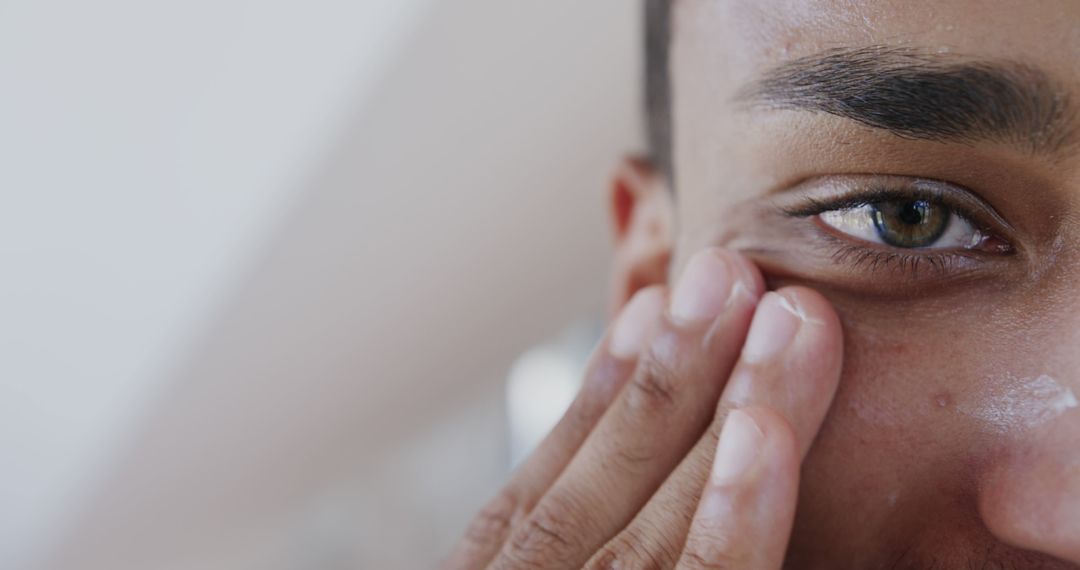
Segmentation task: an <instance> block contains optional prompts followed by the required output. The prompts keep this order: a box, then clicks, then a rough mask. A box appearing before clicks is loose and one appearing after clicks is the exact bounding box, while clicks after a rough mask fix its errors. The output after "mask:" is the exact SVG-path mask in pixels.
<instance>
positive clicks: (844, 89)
mask: <svg viewBox="0 0 1080 570" xmlns="http://www.w3.org/2000/svg"><path fill="white" fill-rule="evenodd" d="M736 99H737V100H740V101H742V102H746V103H751V104H755V105H766V106H769V107H772V108H779V109H787V110H803V111H816V112H823V113H828V114H830V115H835V116H838V117H843V118H846V119H850V120H853V121H856V122H859V123H861V124H863V125H866V126H869V127H874V128H878V129H884V130H886V131H889V132H891V133H893V134H895V135H897V136H900V137H903V138H908V139H919V140H931V141H938V142H965V143H975V142H980V141H995V142H1003V143H1006V144H1009V145H1012V146H1016V147H1018V148H1021V149H1023V150H1026V151H1029V152H1034V153H1041V154H1049V155H1054V154H1057V153H1059V152H1060V151H1062V150H1063V149H1064V148H1065V147H1067V146H1068V145H1070V144H1071V143H1072V142H1073V128H1074V125H1073V120H1072V119H1073V111H1072V107H1071V104H1070V100H1069V97H1068V92H1067V91H1065V90H1063V89H1061V88H1059V87H1058V86H1057V85H1055V84H1054V83H1053V81H1051V79H1050V77H1049V76H1048V75H1047V74H1046V73H1044V72H1042V71H1040V70H1039V69H1037V68H1035V67H1032V66H1028V65H1024V64H1021V63H1016V62H1009V61H980V60H971V59H968V58H963V57H961V56H957V55H955V54H949V53H927V52H924V51H919V50H916V49H912V48H890V47H883V46H870V47H863V48H841V49H832V50H827V51H824V52H821V53H819V54H815V55H811V56H807V57H802V58H799V59H795V60H792V61H790V62H787V63H784V64H782V65H780V66H779V67H777V68H774V69H772V70H771V71H768V72H767V73H766V74H765V75H764V76H763V77H762V78H761V79H759V80H757V81H755V82H753V83H751V84H749V85H747V86H746V87H745V88H744V89H743V90H742V91H740V92H739V94H738V95H737V97H736Z"/></svg>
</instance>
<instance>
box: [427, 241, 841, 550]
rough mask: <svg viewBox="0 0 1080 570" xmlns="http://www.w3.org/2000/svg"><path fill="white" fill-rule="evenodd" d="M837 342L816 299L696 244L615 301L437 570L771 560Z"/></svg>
mask: <svg viewBox="0 0 1080 570" xmlns="http://www.w3.org/2000/svg"><path fill="white" fill-rule="evenodd" d="M744 341H745V343H744ZM842 346H843V342H842V333H841V329H840V323H839V320H838V319H837V316H836V314H835V312H834V311H833V310H832V309H831V307H830V306H829V304H828V302H827V301H826V300H825V299H824V298H823V297H822V296H821V295H820V294H818V293H815V292H814V291H812V290H809V289H806V288H802V287H789V288H784V289H781V290H779V291H776V292H769V293H764V280H763V278H762V276H761V274H760V273H759V271H758V270H757V268H756V267H754V265H753V264H752V263H750V262H749V261H748V260H747V259H746V258H744V257H743V256H741V255H739V254H737V253H733V252H731V251H727V250H723V249H716V248H712V249H708V250H705V251H703V252H701V253H699V254H698V255H697V256H695V257H694V258H693V259H692V260H691V261H690V262H689V263H688V265H687V268H686V270H685V272H684V275H683V276H682V278H681V279H680V280H679V281H678V282H677V283H676V285H675V289H674V291H673V292H672V293H670V294H669V293H668V291H667V289H666V288H664V287H662V286H653V287H648V288H645V289H643V290H641V291H639V292H638V293H637V294H636V295H635V296H634V298H633V299H632V300H631V301H630V302H629V303H628V304H627V307H626V308H625V309H624V310H623V312H622V315H621V316H620V317H619V318H618V319H617V320H616V322H615V325H614V326H613V329H612V330H611V331H609V333H608V334H607V335H606V336H605V338H604V340H603V341H602V342H601V343H600V345H599V347H598V348H597V349H596V352H595V354H594V355H593V357H592V360H591V363H590V365H589V368H588V372H587V374H586V378H585V382H584V385H583V388H582V390H581V392H580V394H579V395H578V397H577V399H576V400H575V401H574V403H573V404H572V405H571V407H570V410H569V411H568V412H567V414H566V416H565V417H564V418H563V419H562V421H561V422H560V423H559V424H558V425H557V426H556V428H555V429H554V430H553V431H552V433H551V434H550V435H549V436H548V437H547V438H546V439H545V440H544V441H543V443H541V445H540V446H539V448H538V449H537V450H536V451H535V452H534V453H533V455H532V456H531V457H530V458H529V459H528V460H527V461H526V463H525V464H524V465H523V466H522V468H521V469H520V470H519V471H518V472H517V474H516V475H515V477H514V478H513V480H512V481H511V482H510V484H509V485H508V486H507V487H506V489H504V490H503V492H502V493H500V494H499V496H498V497H497V498H496V499H494V500H493V501H492V502H491V503H490V504H489V505H488V506H487V507H486V508H485V509H484V510H483V511H482V512H481V513H480V515H478V517H477V518H476V520H475V521H474V522H473V524H472V525H471V527H470V529H469V531H468V532H467V533H466V536H465V538H464V540H463V541H462V543H461V544H460V545H459V547H458V549H457V551H456V552H455V553H454V554H453V555H452V556H451V558H450V559H449V560H448V561H447V563H446V564H445V567H446V568H460V569H472V568H578V567H582V566H584V567H588V568H609V567H612V566H613V565H614V564H615V563H616V561H618V565H619V566H621V567H630V568H634V567H639V566H645V565H649V566H658V567H673V566H674V567H677V568H716V567H739V568H762V569H764V568H779V566H780V564H781V563H782V561H783V558H784V552H785V550H786V547H787V537H788V534H789V533H790V531H791V526H792V521H793V518H794V513H795V504H796V499H797V492H798V481H799V465H800V463H801V460H802V457H804V456H805V454H806V453H807V451H808V449H809V448H810V445H811V442H812V441H813V439H814V436H815V434H816V433H817V430H818V428H819V427H820V425H821V422H822V420H823V419H824V417H825V413H826V411H827V409H828V407H829V404H830V402H831V400H832V397H833V393H834V392H835V390H836V386H837V382H838V381H839V377H840V365H841V362H842V354H841V353H842ZM718 442H719V443H718ZM718 445H719V453H716V450H717V449H718ZM714 457H715V460H714ZM710 472H711V473H712V477H710V476H709V474H710ZM612 497H618V500H612ZM699 498H702V500H700V501H699ZM695 512H696V514H695ZM643 545H644V546H647V547H646V548H641V547H642V546H643ZM637 554H640V555H642V556H647V557H648V558H647V559H638V560H635V559H634V557H635V555H637Z"/></svg>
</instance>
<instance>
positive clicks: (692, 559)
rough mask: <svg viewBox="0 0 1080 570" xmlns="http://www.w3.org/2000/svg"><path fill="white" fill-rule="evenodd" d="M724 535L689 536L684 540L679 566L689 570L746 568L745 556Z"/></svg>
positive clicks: (747, 564) (747, 562)
mask: <svg viewBox="0 0 1080 570" xmlns="http://www.w3.org/2000/svg"><path fill="white" fill-rule="evenodd" d="M730 538H731V537H729V536H725V535H714V536H707V537H706V536H699V535H691V536H690V537H688V538H687V540H686V548H685V549H684V550H683V553H682V558H681V559H680V561H679V562H680V564H681V565H682V566H683V567H686V568H688V569H690V570H733V569H736V568H748V567H749V561H748V560H746V556H745V555H742V554H739V553H738V552H739V551H738V549H736V548H735V545H734V544H733V542H732V541H731V539H730Z"/></svg>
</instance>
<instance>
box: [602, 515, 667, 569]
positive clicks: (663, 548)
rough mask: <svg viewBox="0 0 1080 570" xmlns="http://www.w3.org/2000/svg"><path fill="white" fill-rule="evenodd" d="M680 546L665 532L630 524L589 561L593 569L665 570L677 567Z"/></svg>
mask: <svg viewBox="0 0 1080 570" xmlns="http://www.w3.org/2000/svg"><path fill="white" fill-rule="evenodd" d="M678 559H679V549H678V547H676V546H674V545H673V544H672V543H671V541H670V540H668V537H667V536H666V534H665V533H663V532H648V531H646V530H645V529H643V528H641V527H640V526H637V525H631V526H630V527H628V528H627V529H626V530H624V531H622V532H621V533H619V535H618V536H616V537H615V538H614V539H612V540H611V541H610V542H608V543H607V544H606V545H604V548H603V549H602V550H601V551H600V552H598V553H597V554H596V556H594V557H593V559H592V560H590V562H589V565H588V566H586V568H588V569H590V570H617V569H626V568H634V569H635V570H637V569H641V570H665V569H669V568H672V567H674V566H675V562H676V561H677V560H678Z"/></svg>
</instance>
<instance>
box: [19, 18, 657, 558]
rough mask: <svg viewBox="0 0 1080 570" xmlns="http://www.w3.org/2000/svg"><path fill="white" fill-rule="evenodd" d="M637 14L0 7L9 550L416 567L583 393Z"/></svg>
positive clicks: (633, 97)
mask: <svg viewBox="0 0 1080 570" xmlns="http://www.w3.org/2000/svg"><path fill="white" fill-rule="evenodd" d="M638 12H639V6H638V3H637V2H635V1H630V0H592V1H590V2H580V1H577V0H534V1H531V2H505V1H502V0H303V1H301V0H262V1H259V2H253V1H250V0H185V1H183V2H181V1H171V2H166V1H153V0H152V1H146V0H96V1H93V2H86V1H82V0H0V197H2V202H0V203H2V207H0V267H2V271H3V273H2V277H3V278H2V279H0V568H4V569H10V570H72V569H78V570H97V569H108V570H126V569H136V568H137V569H140V570H146V569H188V568H191V569H200V570H215V569H230V570H246V569H259V570H275V569H283V570H286V569H288V570H292V569H304V570H311V569H315V570H321V569H346V568H349V569H355V568H364V569H367V568H372V569H395V568H403V569H412V568H428V567H432V566H433V565H435V563H436V562H437V560H438V559H439V558H440V557H441V555H442V554H444V553H445V551H446V550H447V549H448V548H449V547H450V545H451V544H452V543H453V542H454V540H455V539H456V538H457V537H458V535H459V534H460V533H461V532H462V530H463V527H464V524H465V523H466V521H467V520H468V518H469V516H470V515H471V514H472V513H473V512H474V511H475V510H476V509H477V508H478V507H479V506H480V504H481V503H482V502H483V501H484V500H485V499H486V498H488V497H489V496H491V495H492V494H493V493H494V492H495V491H496V490H497V489H498V487H499V486H500V484H501V483H502V482H503V481H505V479H506V477H507V474H508V471H509V469H510V467H511V464H512V462H513V461H514V460H515V459H516V458H518V457H520V456H521V454H522V453H524V450H525V449H527V447H528V446H529V445H530V444H531V442H533V441H534V440H535V438H536V437H538V435H539V434H541V433H542V432H543V430H544V429H546V425H548V424H549V423H550V421H551V419H552V418H553V417H554V416H556V415H557V414H558V411H559V407H560V406H561V405H563V403H564V402H565V400H566V398H568V397H569V396H570V395H571V394H572V393H573V389H574V381H575V374H576V371H577V368H578V367H579V366H580V363H581V360H582V359H583V358H584V355H585V353H586V352H587V350H588V348H589V345H590V344H591V343H592V342H593V341H594V340H595V338H596V335H597V330H598V327H599V326H601V325H602V322H603V319H604V317H605V315H604V307H605V294H606V275H607V270H608V265H607V264H608V261H607V260H608V256H609V252H608V248H609V233H608V229H607V226H606V223H607V217H606V211H605V204H606V194H605V192H606V189H607V180H608V177H609V175H610V174H611V172H612V171H613V169H614V166H615V164H616V160H617V158H618V157H619V155H620V154H621V153H623V152H626V151H634V150H639V149H640V148H641V146H642V145H641V142H640V132H641V129H640V125H639V117H638V107H639V104H638V102H639V86H638V75H639V73H638V55H639V52H640V46H639V37H640V35H639V28H640V26H639V22H638V17H639V16H638Z"/></svg>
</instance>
